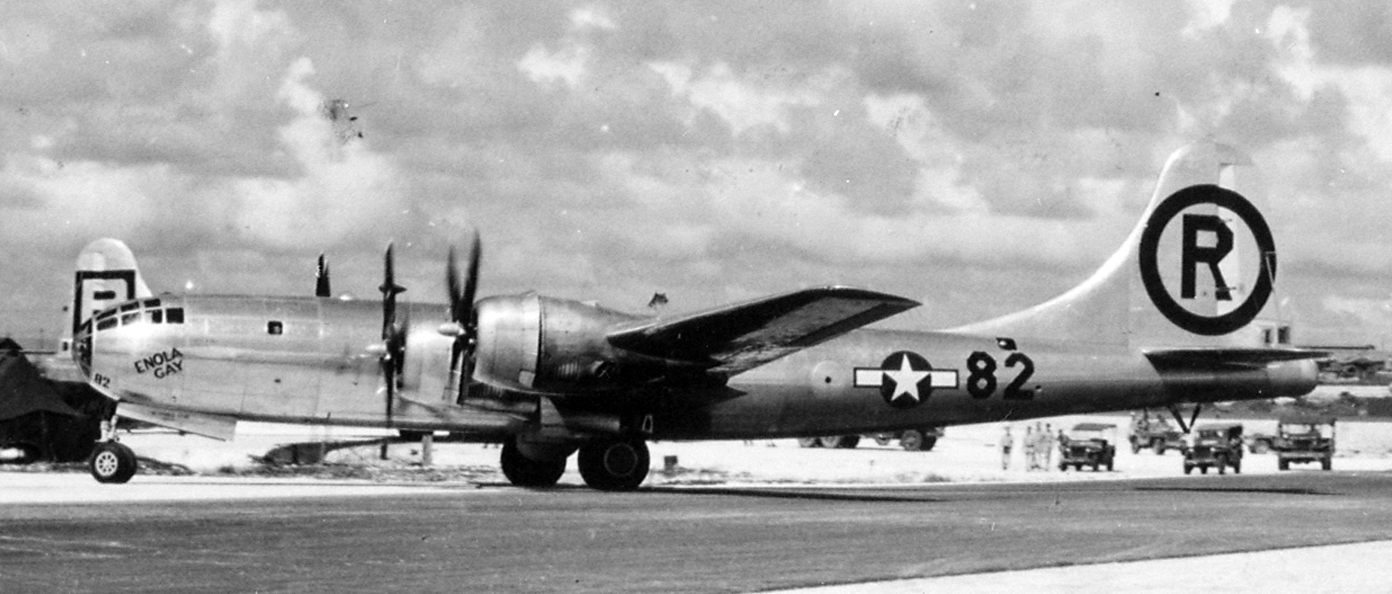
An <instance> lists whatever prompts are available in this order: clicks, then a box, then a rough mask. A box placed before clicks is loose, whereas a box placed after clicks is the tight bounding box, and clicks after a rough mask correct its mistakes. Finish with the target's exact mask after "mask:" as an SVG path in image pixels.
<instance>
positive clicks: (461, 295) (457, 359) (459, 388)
mask: <svg viewBox="0 0 1392 594" xmlns="http://www.w3.org/2000/svg"><path fill="white" fill-rule="evenodd" d="M482 254H483V246H482V242H481V241H480V240H479V236H478V233H474V242H473V245H472V246H470V248H469V263H468V269H467V270H468V272H467V274H465V276H464V278H462V279H461V278H460V277H459V262H458V258H456V257H455V250H454V246H450V251H449V264H448V265H447V267H446V269H445V277H446V278H445V280H446V281H447V282H448V284H449V298H450V322H451V325H452V326H453V327H452V328H451V330H452V332H451V334H454V347H453V349H451V357H450V382H449V388H447V389H450V390H454V391H455V402H456V403H457V404H462V403H463V402H464V397H465V396H466V395H467V394H468V391H469V380H470V379H471V378H472V377H473V375H474V351H475V348H476V347H477V346H478V312H477V311H476V310H475V309H474V296H475V295H477V293H478V278H479V259H480V258H481V257H482Z"/></svg>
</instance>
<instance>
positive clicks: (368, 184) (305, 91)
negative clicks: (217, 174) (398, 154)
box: [232, 58, 405, 249]
mask: <svg viewBox="0 0 1392 594" xmlns="http://www.w3.org/2000/svg"><path fill="white" fill-rule="evenodd" d="M313 74H314V65H313V64H312V63H311V62H310V61H309V60H308V59H307V58H301V59H299V60H296V61H295V62H294V63H293V64H291V66H290V68H289V69H288V71H287V72H286V75H285V80H284V82H283V83H282V85H281V87H280V89H279V91H278V92H277V94H276V98H277V100H279V101H281V102H282V103H284V104H285V105H286V106H288V107H289V108H290V109H291V110H292V111H293V113H294V115H293V118H292V119H291V121H290V122H289V123H287V124H286V125H285V126H283V127H282V128H280V130H279V131H278V132H279V138H280V141H281V144H282V146H283V147H284V148H285V150H286V151H287V152H288V153H289V156H290V157H291V158H292V159H293V160H294V162H295V163H296V164H297V165H298V166H299V169H300V171H299V175H298V176H295V177H292V178H289V179H285V178H272V177H259V178H250V179H239V180H235V181H234V182H233V183H232V191H233V192H234V193H235V195H236V197H237V199H238V201H239V202H240V204H241V208H240V210H239V211H238V213H237V220H236V225H237V226H238V228H239V230H240V231H241V232H242V233H244V234H246V235H247V236H249V237H251V238H253V239H254V240H255V241H257V242H264V243H265V244H268V245H271V246H274V247H277V248H288V247H300V248H308V249H313V246H316V245H334V244H337V243H341V242H344V241H345V240H347V239H349V237H350V236H351V235H353V234H357V233H361V232H362V231H364V230H366V229H370V228H374V227H377V226H379V225H382V224H383V223H384V222H387V221H390V220H391V219H392V215H393V214H394V213H396V212H399V211H400V210H401V209H402V207H403V205H404V204H405V202H404V201H403V199H402V192H403V188H404V184H403V182H402V181H401V180H400V179H399V178H400V173H399V172H398V171H397V168H396V166H395V165H394V164H393V163H392V161H391V160H390V159H389V158H387V157H384V156H382V155H378V154H376V153H373V152H372V151H371V149H370V148H369V142H368V141H365V140H364V141H359V140H356V139H354V140H351V141H349V142H343V141H342V140H341V139H340V138H339V137H338V135H337V134H336V133H335V132H334V129H333V125H332V122H331V121H330V120H329V119H328V118H327V117H325V116H324V113H323V105H324V103H325V101H326V100H327V99H326V98H325V97H324V96H323V95H322V94H320V93H319V92H318V91H315V90H314V89H313V88H311V87H310V86H308V84H307V81H308V80H309V79H310V78H311V77H312V76H313Z"/></svg>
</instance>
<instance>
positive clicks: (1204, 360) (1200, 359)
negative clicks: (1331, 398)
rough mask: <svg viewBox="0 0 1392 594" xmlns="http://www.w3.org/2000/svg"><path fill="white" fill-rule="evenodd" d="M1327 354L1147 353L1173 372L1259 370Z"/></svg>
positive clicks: (1236, 350)
mask: <svg viewBox="0 0 1392 594" xmlns="http://www.w3.org/2000/svg"><path fill="white" fill-rule="evenodd" d="M1328 356H1329V353H1328V352H1326V351H1315V350H1309V349H1277V348H1222V347H1218V348H1188V349H1157V350H1153V351H1147V352H1146V358H1148V359H1150V361H1151V363H1154V364H1155V366H1156V367H1159V368H1162V369H1170V370H1187V371H1218V370H1225V369H1259V368H1262V367H1265V366H1267V365H1269V364H1271V363H1279V362H1281V361H1300V360H1303V359H1323V358H1325V357H1328Z"/></svg>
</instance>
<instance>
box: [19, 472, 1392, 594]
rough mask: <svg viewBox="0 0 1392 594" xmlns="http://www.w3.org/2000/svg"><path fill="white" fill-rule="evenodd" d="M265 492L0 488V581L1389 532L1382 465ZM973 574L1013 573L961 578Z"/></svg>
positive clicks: (72, 485) (782, 583) (778, 561)
mask: <svg viewBox="0 0 1392 594" xmlns="http://www.w3.org/2000/svg"><path fill="white" fill-rule="evenodd" d="M23 476H24V475H22V474H7V475H4V479H5V480H6V481H10V482H12V483H17V482H22V480H24V479H22V478H20V477H23ZM46 476H50V478H47V479H44V480H52V481H55V482H56V484H52V485H49V486H48V487H46V488H52V489H58V490H62V489H77V490H93V489H98V490H99V489H106V488H113V487H110V486H100V485H94V484H92V483H91V482H90V478H89V477H87V476H85V475H79V474H71V475H56V476H59V477H60V478H58V479H53V478H51V476H52V475H46ZM266 486H267V485H266V484H265V483H264V482H262V483H261V484H251V485H242V484H241V483H239V482H237V481H210V480H209V479H203V478H197V477H154V476H151V477H141V479H140V480H139V481H137V482H135V483H132V484H131V485H128V487H140V488H144V489H148V490H150V491H152V492H154V493H155V495H154V496H153V497H150V498H143V497H142V498H127V497H128V496H129V494H130V493H134V491H126V492H118V491H112V493H124V494H123V495H113V496H112V497H110V498H108V499H116V500H112V501H102V500H100V498H96V500H93V499H94V498H87V497H80V498H77V499H80V500H79V501H75V502H63V503H30V502H24V501H32V499H29V500H21V501H15V502H10V503H4V504H0V583H2V584H3V585H4V588H3V589H4V591H5V592H7V593H19V592H88V591H100V592H250V591H260V592H347V591H351V592H362V591H411V592H457V591H465V590H469V591H511V592H654V591H673V592H744V591H752V590H767V589H781V588H798V587H808V586H818V585H831V584H861V586H863V587H872V588H877V589H880V588H882V589H891V588H892V587H893V584H879V585H870V584H866V582H879V581H881V580H896V579H903V578H915V577H923V576H945V575H959V574H979V573H984V572H1009V571H1014V570H1033V571H1042V570H1039V569H1038V568H1055V567H1060V566H1064V567H1063V568H1062V569H1055V570H1053V571H1061V572H1069V571H1070V570H1072V571H1075V572H1081V571H1084V570H1087V569H1088V568H1082V567H1077V568H1070V567H1067V566H1074V565H1079V564H1097V563H1107V562H1116V561H1128V560H1142V559H1157V558H1161V559H1163V558H1174V557H1188V556H1196V555H1212V554H1217V553H1228V552H1237V551H1257V550H1268V549H1282V548H1289V547H1303V546H1312V545H1329V544H1339V543H1359V542H1372V541H1384V540H1392V474H1387V473H1380V472H1378V473H1372V472H1337V471H1336V472H1333V473H1324V472H1318V471H1305V472H1293V473H1286V474H1278V475H1261V476H1253V475H1242V476H1231V475H1229V476H1202V477H1201V476H1194V477H1184V478H1162V479H1141V480H1121V481H1085V482H1078V483H1042V484H1034V483H1028V484H975V485H952V484H944V485H928V486H912V487H894V488H772V487H765V488H711V489H691V488H654V489H645V490H641V491H639V492H636V493H623V494H615V493H598V492H594V491H590V490H587V489H583V488H559V489H554V490H545V491H531V490H524V489H515V488H511V487H505V486H501V485H498V486H493V485H486V486H484V487H483V488H477V487H476V486H473V485H460V486H457V487H450V486H384V487H382V489H383V494H381V495H372V494H368V495H364V494H363V493H361V492H359V491H350V492H348V493H349V494H346V495H338V494H336V493H334V492H333V491H332V490H333V489H334V488H337V487H338V486H337V485H321V486H318V487H315V486H309V487H305V486H303V485H298V484H296V485H288V486H291V487H295V488H310V489H311V490H316V492H315V494H316V495H318V496H314V497H308V496H304V495H303V494H297V495H292V496H286V497H280V498H263V497H262V496H260V495H257V496H255V497H250V498H243V497H240V496H239V490H242V489H264V488H265V487H266ZM200 487H207V488H211V489H215V491H216V492H217V493H219V494H220V497H221V498H217V499H207V498H202V499H199V498H194V499H181V500H173V501H159V499H160V498H159V497H158V493H159V492H160V491H161V490H162V489H163V490H166V491H167V492H170V493H173V492H174V491H184V490H186V489H194V490H197V489H198V488H200ZM361 487H363V485H356V486H351V487H345V488H353V489H358V488H361ZM367 487H368V489H369V492H370V490H371V488H372V486H371V485H367ZM115 488H119V487H115ZM55 492H58V491H55ZM100 494H101V493H100V491H98V492H97V495H100ZM81 499H85V500H86V501H81ZM121 499H124V500H121ZM1311 558H1316V556H1311ZM1268 562H1270V561H1268ZM1378 566H1379V567H1380V566H1381V564H1379V565H1378ZM1123 567H1125V566H1123ZM1273 569H1275V568H1273ZM1369 569H1370V571H1371V568H1369ZM1310 570H1311V571H1312V572H1314V573H1312V574H1307V575H1311V576H1313V577H1315V578H1316V579H1318V576H1319V572H1320V571H1321V568H1320V567H1312V568H1310ZM1325 570H1326V571H1332V569H1329V568H1325ZM992 575H995V576H1000V578H1001V579H1009V576H1012V575H1015V574H1011V573H997V574H988V575H981V576H970V578H969V579H979V580H989V579H991V577H992ZM1064 575H1069V574H1068V573H1065V574H1064ZM1159 579H1167V581H1168V585H1169V586H1170V587H1184V588H1185V589H1189V588H1190V587H1193V588H1199V589H1203V584H1200V583H1192V582H1191V581H1190V580H1188V579H1186V577H1185V576H1184V575H1170V576H1169V577H1168V578H1157V580H1159ZM1038 583H1039V584H1040V585H1045V584H1047V583H1048V582H1038ZM900 584H901V585H902V584H905V582H900ZM998 585H999V584H998ZM1060 589H1061V590H1062V589H1066V588H1060ZM1034 590H1036V591H1049V590H1048V589H1047V588H1043V589H1041V588H1034ZM842 591H845V590H842ZM896 591H905V590H896ZM1300 591H1309V590H1305V589H1302V590H1300Z"/></svg>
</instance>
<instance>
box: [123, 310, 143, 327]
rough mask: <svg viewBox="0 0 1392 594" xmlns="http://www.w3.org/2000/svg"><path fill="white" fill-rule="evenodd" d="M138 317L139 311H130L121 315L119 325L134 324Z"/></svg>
mask: <svg viewBox="0 0 1392 594" xmlns="http://www.w3.org/2000/svg"><path fill="white" fill-rule="evenodd" d="M139 319H140V312H138V311H137V312H132V313H128V314H124V315H122V316H121V325H122V326H124V325H126V324H134V323H135V322H136V321H137V320H139Z"/></svg>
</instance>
